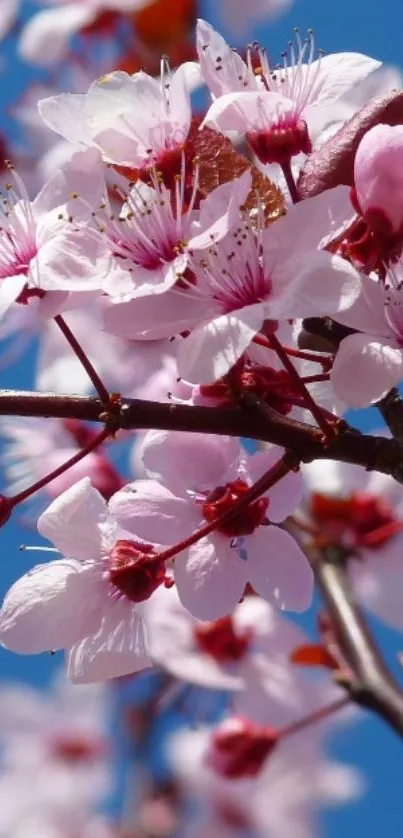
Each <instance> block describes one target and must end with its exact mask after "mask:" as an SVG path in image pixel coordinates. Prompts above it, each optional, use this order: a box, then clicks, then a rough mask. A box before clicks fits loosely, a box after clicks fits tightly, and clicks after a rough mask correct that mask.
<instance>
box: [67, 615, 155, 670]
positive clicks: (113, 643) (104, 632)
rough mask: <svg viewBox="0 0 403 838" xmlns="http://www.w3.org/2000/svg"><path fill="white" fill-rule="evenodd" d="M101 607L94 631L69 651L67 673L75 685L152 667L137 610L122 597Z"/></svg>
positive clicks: (142, 624) (143, 629) (143, 626)
mask: <svg viewBox="0 0 403 838" xmlns="http://www.w3.org/2000/svg"><path fill="white" fill-rule="evenodd" d="M105 607H106V608H107V611H106V613H105V614H104V617H103V619H102V623H101V626H100V628H99V630H98V631H97V632H96V634H93V635H91V636H88V637H86V638H85V639H84V640H82V641H81V642H79V643H76V644H75V645H74V646H73V647H72V648H71V649H70V651H69V654H68V658H67V674H68V676H69V678H71V680H72V681H73V682H74V683H75V684H91V683H94V682H96V681H106V680H107V679H108V678H119V677H121V676H123V675H130V674H131V673H133V672H139V671H140V670H142V669H145V668H146V667H149V666H152V663H151V661H150V659H149V657H148V642H147V632H146V629H145V625H144V622H143V620H142V617H141V612H138V611H137V610H136V607H135V606H134V605H133V603H131V602H128V601H127V600H124V599H116V600H109V602H108V603H107V604H105Z"/></svg>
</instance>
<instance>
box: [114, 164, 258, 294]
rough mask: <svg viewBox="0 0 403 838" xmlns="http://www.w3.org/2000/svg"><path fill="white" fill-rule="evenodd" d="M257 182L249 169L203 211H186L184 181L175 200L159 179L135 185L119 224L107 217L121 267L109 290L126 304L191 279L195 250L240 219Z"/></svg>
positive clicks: (219, 191)
mask: <svg viewBox="0 0 403 838" xmlns="http://www.w3.org/2000/svg"><path fill="white" fill-rule="evenodd" d="M251 181H252V178H251V174H250V171H249V170H247V171H246V172H244V174H243V175H241V177H240V178H237V179H236V180H234V181H230V182H229V183H223V184H222V185H221V186H218V187H217V189H214V190H213V191H212V192H211V193H210V194H209V195H208V196H207V197H206V198H205V199H204V200H202V201H201V202H200V208H199V209H198V210H194V209H193V206H192V202H191V204H190V206H189V207H186V203H185V198H184V179H183V178H181V179H180V180H179V179H178V180H177V181H176V189H175V196H174V198H172V196H171V192H170V190H169V189H167V188H166V187H165V186H164V184H158V182H157V180H154V184H153V188H151V189H150V188H148V187H147V186H145V185H144V184H140V186H135V187H134V188H133V189H132V190H131V192H130V193H129V195H128V196H127V200H126V202H125V204H124V206H123V209H122V212H121V214H120V216H119V217H118V218H117V219H115V217H114V216H113V215H112V218H111V217H110V216H109V217H108V215H106V217H105V219H104V217H103V216H101V218H102V232H103V234H104V235H105V236H106V237H107V239H108V241H109V242H110V247H111V250H112V252H113V255H114V257H115V259H116V260H117V263H118V264H117V266H116V270H115V271H114V272H113V273H112V277H111V278H110V279H109V278H108V277H107V278H106V280H105V282H104V284H103V290H104V291H106V293H108V294H109V295H110V296H111V297H114V298H115V297H117V298H119V299H120V300H124V299H130V298H131V297H133V296H146V295H147V294H150V293H154V294H161V293H163V292H164V291H167V290H168V289H169V288H172V287H173V286H174V285H175V283H177V282H178V280H179V281H180V280H181V277H182V276H183V275H184V274H186V270H187V267H188V263H189V259H190V256H189V254H190V253H191V252H192V250H203V249H204V248H208V247H211V246H212V245H213V244H214V242H218V241H220V240H221V239H222V238H223V237H224V236H225V235H226V233H227V232H228V230H230V229H231V228H232V227H233V226H234V224H235V223H236V222H237V221H238V220H239V213H240V207H241V206H242V205H243V204H244V202H245V200H246V197H247V195H248V193H249V191H250V188H251ZM196 192H197V190H196V189H194V190H193V197H195V196H196Z"/></svg>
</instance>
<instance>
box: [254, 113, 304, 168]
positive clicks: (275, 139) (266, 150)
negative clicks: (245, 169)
mask: <svg viewBox="0 0 403 838" xmlns="http://www.w3.org/2000/svg"><path fill="white" fill-rule="evenodd" d="M246 138H247V140H248V143H249V145H250V147H251V149H252V151H254V152H255V154H256V156H257V157H258V158H259V160H260V162H261V163H264V164H266V163H279V164H280V165H282V164H284V163H289V162H290V160H291V158H292V157H294V156H295V155H296V154H300V153H301V152H303V153H304V154H310V153H311V151H312V143H311V140H310V137H309V134H308V127H307V124H306V122H305V121H304V120H302V119H298V120H297V119H294V120H292V119H288V120H284V121H282V122H280V123H279V124H278V125H273V126H272V127H270V128H268V129H267V130H266V131H248V132H247V134H246Z"/></svg>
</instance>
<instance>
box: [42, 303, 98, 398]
mask: <svg viewBox="0 0 403 838" xmlns="http://www.w3.org/2000/svg"><path fill="white" fill-rule="evenodd" d="M54 320H55V323H56V324H57V326H58V327H59V329H60V331H61V332H62V334H63V335H64V337H65V338H66V340H67V341H68V342H69V344H70V346H71V348H72V350H73V352H74V353H75V354H76V356H77V358H78V360H79V361H80V363H81V364H82V366H83V367H84V369H85V371H86V373H87V374H88V377H89V379H90V380H91V381H92V383H93V385H94V387H95V389H96V391H97V393H98V396H99V398H100V399H101V402H102V403H103V404H104V405H105V407H109V402H110V398H109V393H108V391H107V389H106V387H105V385H104V384H103V383H102V381H101V379H100V377H99V375H98V373H97V371H96V370H95V369H94V367H93V365H92V363H91V361H90V359H89V358H88V355H87V354H86V353H85V352H84V349H83V347H82V346H81V344H80V343H79V342H78V340H77V338H76V337H75V335H73V332H72V331H71V329H70V327H69V326H68V325H67V323H66V321H65V319H64V317H62V316H61V314H58V315H56V317H55V318H54Z"/></svg>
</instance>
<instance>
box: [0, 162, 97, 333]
mask: <svg viewBox="0 0 403 838" xmlns="http://www.w3.org/2000/svg"><path fill="white" fill-rule="evenodd" d="M101 166H102V164H101V160H100V157H99V154H98V153H97V152H96V151H95V150H88V151H86V152H78V153H77V154H74V155H73V157H72V159H71V163H70V164H69V165H68V166H67V167H65V168H64V169H63V170H61V171H59V172H57V173H56V174H55V175H54V176H53V178H51V180H50V181H48V182H47V183H46V184H45V186H44V187H43V189H42V190H41V191H40V193H39V195H38V196H37V197H36V198H35V200H34V201H33V202H32V203H31V201H30V200H29V197H28V195H27V193H26V190H25V187H24V184H23V183H22V181H21V180H20V178H19V177H18V175H17V174H16V173H15V172H11V173H10V174H11V176H12V178H13V179H14V180H15V182H16V188H14V187H13V186H12V184H10V188H9V189H8V190H7V193H6V195H5V196H3V200H2V206H1V209H0V212H1V217H2V230H1V232H0V314H4V313H5V312H6V311H7V310H8V308H9V307H10V306H11V304H12V303H13V302H14V301H16V300H17V301H18V302H20V303H22V304H26V303H27V302H28V301H29V299H30V298H31V297H40V298H43V299H42V308H43V313H44V315H46V314H48V315H50V316H52V315H53V314H56V313H57V311H58V310H59V311H60V308H61V307H62V306H63V304H64V303H65V301H66V299H67V297H66V293H65V292H70V291H79V292H82V291H89V290H91V289H94V288H97V287H99V283H100V282H101V281H102V278H103V276H104V275H106V274H107V273H108V269H109V268H110V257H109V254H108V251H107V249H106V248H105V246H104V244H103V241H102V238H101V237H100V236H98V237H97V236H95V235H90V233H89V232H88V220H89V218H90V217H91V208H92V207H93V206H94V204H96V202H97V201H99V199H100V196H101V188H102V183H103V181H102V180H101V179H100V177H99V173H100V171H101ZM78 186H79V190H78V191H77V187H78ZM84 196H85V199H84ZM70 218H72V219H74V221H75V223H72V221H70ZM55 291H57V292H64V293H63V294H60V293H59V294H57V295H56V296H55V295H54V294H53V293H52V294H50V295H49V294H47V293H46V294H45V292H55Z"/></svg>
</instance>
